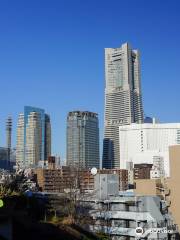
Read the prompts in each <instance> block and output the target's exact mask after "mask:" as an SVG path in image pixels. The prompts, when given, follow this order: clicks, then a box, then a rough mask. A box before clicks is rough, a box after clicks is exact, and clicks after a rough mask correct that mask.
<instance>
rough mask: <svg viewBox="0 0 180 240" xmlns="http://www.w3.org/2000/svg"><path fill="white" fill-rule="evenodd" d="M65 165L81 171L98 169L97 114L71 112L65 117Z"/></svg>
mask: <svg viewBox="0 0 180 240" xmlns="http://www.w3.org/2000/svg"><path fill="white" fill-rule="evenodd" d="M66 149H67V156H66V158H67V165H68V166H74V167H78V168H81V169H88V168H92V167H96V168H99V167H100V159H99V120H98V115H97V113H93V112H82V111H73V112H69V114H68V117H67V148H66Z"/></svg>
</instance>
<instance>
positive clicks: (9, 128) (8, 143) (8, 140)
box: [6, 117, 12, 161]
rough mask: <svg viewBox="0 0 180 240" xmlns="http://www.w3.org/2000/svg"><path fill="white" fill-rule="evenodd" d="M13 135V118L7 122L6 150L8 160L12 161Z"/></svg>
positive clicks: (9, 118)
mask: <svg viewBox="0 0 180 240" xmlns="http://www.w3.org/2000/svg"><path fill="white" fill-rule="evenodd" d="M11 135H12V118H11V117H8V118H7V121H6V148H7V152H8V156H7V158H8V159H7V160H8V161H10V155H11Z"/></svg>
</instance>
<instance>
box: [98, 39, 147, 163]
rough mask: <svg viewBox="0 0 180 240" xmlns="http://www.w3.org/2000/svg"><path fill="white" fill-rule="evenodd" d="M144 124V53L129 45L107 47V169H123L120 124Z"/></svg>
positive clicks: (105, 152)
mask: <svg viewBox="0 0 180 240" xmlns="http://www.w3.org/2000/svg"><path fill="white" fill-rule="evenodd" d="M142 122H143V107H142V97H141V74H140V54H139V51H138V50H132V49H131V47H130V45H129V44H128V43H125V44H123V45H122V46H121V47H119V48H105V120H104V127H105V132H104V143H103V162H102V165H103V168H122V166H121V165H120V161H119V154H120V152H119V130H118V127H119V126H120V125H126V124H131V123H142Z"/></svg>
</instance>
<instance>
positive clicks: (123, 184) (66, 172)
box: [35, 157, 128, 193]
mask: <svg viewBox="0 0 180 240" xmlns="http://www.w3.org/2000/svg"><path fill="white" fill-rule="evenodd" d="M54 163H55V159H54V158H53V157H49V164H48V168H46V169H43V168H38V169H36V170H35V172H36V174H37V182H38V185H39V187H40V188H41V190H42V191H45V192H61V193H63V192H65V191H66V189H70V188H71V189H72V188H76V187H78V188H79V189H80V191H81V192H88V191H93V190H95V178H96V176H94V175H92V174H91V171H90V170H80V171H77V169H74V168H70V167H68V166H62V167H60V168H58V169H56V168H55V165H54ZM97 175H98V176H99V175H100V176H101V177H102V178H103V176H104V175H108V176H110V175H117V177H118V183H119V185H118V189H119V191H125V190H127V188H128V171H127V170H125V169H118V170H117V169H99V170H98V171H97ZM77 184H78V185H77Z"/></svg>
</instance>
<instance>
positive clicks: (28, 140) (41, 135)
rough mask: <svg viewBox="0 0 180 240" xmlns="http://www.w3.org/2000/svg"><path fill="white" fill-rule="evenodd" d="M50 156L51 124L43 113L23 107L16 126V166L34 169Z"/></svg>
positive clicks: (33, 108)
mask: <svg viewBox="0 0 180 240" xmlns="http://www.w3.org/2000/svg"><path fill="white" fill-rule="evenodd" d="M50 155H51V124H50V117H49V116H48V115H47V114H45V111H44V110H43V109H40V108H35V107H29V106H26V107H24V114H20V115H19V119H18V125H17V146H16V164H17V166H19V167H21V168H27V167H35V166H37V165H38V164H39V162H40V161H45V160H48V156H50Z"/></svg>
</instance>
